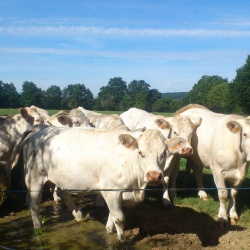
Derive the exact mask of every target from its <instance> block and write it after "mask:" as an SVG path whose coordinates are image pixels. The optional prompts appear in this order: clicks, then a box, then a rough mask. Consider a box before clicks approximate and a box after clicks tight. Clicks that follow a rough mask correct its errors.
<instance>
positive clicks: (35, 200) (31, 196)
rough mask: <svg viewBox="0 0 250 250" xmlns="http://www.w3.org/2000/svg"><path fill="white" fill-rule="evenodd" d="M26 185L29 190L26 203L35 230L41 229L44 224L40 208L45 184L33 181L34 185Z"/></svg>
mask: <svg viewBox="0 0 250 250" xmlns="http://www.w3.org/2000/svg"><path fill="white" fill-rule="evenodd" d="M27 184H28V185H27ZM26 185H27V189H28V191H27V196H26V203H27V205H28V207H29V210H30V214H31V218H32V221H33V225H34V228H41V227H42V224H41V221H40V219H39V206H40V203H41V200H42V187H43V183H39V181H37V182H36V181H32V183H27V182H26Z"/></svg>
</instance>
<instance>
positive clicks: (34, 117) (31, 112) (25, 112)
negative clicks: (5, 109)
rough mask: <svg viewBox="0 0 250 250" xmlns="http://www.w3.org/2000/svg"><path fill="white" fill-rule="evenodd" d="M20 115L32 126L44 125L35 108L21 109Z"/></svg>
mask: <svg viewBox="0 0 250 250" xmlns="http://www.w3.org/2000/svg"><path fill="white" fill-rule="evenodd" d="M19 113H20V115H21V116H22V117H23V118H24V119H25V120H26V121H27V123H29V124H30V125H31V126H33V125H37V124H41V123H44V119H43V117H42V116H41V115H40V114H39V112H38V111H37V110H36V108H34V107H32V108H29V107H25V108H19Z"/></svg>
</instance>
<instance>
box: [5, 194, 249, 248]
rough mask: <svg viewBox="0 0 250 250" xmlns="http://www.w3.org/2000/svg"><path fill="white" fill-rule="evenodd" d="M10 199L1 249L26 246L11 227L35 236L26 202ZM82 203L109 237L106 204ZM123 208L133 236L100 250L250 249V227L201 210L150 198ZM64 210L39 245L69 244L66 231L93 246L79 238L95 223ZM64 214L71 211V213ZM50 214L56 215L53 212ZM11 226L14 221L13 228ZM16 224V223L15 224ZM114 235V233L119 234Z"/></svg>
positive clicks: (128, 234) (127, 232) (48, 205)
mask: <svg viewBox="0 0 250 250" xmlns="http://www.w3.org/2000/svg"><path fill="white" fill-rule="evenodd" d="M11 202H13V201H9V202H7V204H6V205H5V206H4V207H2V210H1V212H0V225H1V226H0V228H2V229H1V237H2V240H1V239H0V243H1V244H0V249H1V248H2V247H10V248H11V249H21V248H20V247H19V246H20V245H18V244H17V242H18V241H20V239H19V238H18V236H12V238H11V237H10V236H8V235H7V232H6V231H8V230H16V232H19V233H18V234H19V237H20V234H22V230H24V229H21V228H23V227H28V228H29V229H27V230H29V231H26V232H25V233H23V237H30V236H25V235H30V230H31V228H32V222H31V218H30V215H27V218H26V219H25V217H24V215H23V213H22V212H23V211H25V210H27V207H26V206H25V204H23V203H22V202H19V203H16V202H15V204H14V205H11V204H13V203H11ZM77 203H78V205H79V206H80V207H82V208H84V209H85V210H86V209H87V210H88V211H89V212H90V213H91V217H92V218H95V223H97V222H99V224H98V225H95V226H94V227H93V225H92V224H91V227H92V229H90V230H94V231H95V233H96V234H98V232H99V231H100V232H101V233H102V234H103V235H105V239H107V238H108V237H110V236H109V235H106V234H105V221H106V218H107V214H108V211H107V209H101V210H100V208H98V209H97V208H95V207H94V202H93V200H91V199H90V200H83V199H77ZM18 204H19V205H18ZM52 206H53V207H54V206H55V204H54V203H53V202H51V201H47V202H45V203H43V204H42V208H43V209H44V211H45V209H46V211H49V210H50V211H52V210H53V209H54V208H53V209H52ZM60 209H61V208H60ZM124 212H125V217H126V226H125V235H126V237H127V238H128V241H127V243H126V244H125V245H123V246H117V245H114V244H113V245H109V246H107V244H104V245H103V246H102V247H100V249H152V250H160V249H173V250H181V249H185V250H187V249H196V250H199V249H217V250H225V249H236V250H237V249H246V250H247V249H250V230H249V229H248V228H243V227H240V226H237V225H234V226H233V225H231V226H230V227H229V228H228V230H225V229H221V228H220V227H218V225H217V222H216V220H215V218H211V217H210V216H208V215H206V214H203V213H199V212H196V211H194V210H193V209H191V208H187V207H180V206H175V207H174V208H173V209H171V210H166V208H164V207H163V206H162V205H161V204H159V203H157V202H153V201H149V200H148V201H145V202H143V203H141V204H139V205H137V206H136V207H134V208H129V209H124ZM49 213H52V212H49ZM60 213H61V215H60V220H57V221H56V223H52V222H50V221H49V222H48V225H47V226H46V231H47V232H46V233H47V234H48V235H50V238H48V240H47V246H49V247H48V248H46V247H44V248H40V249H50V248H51V247H53V249H61V248H60V247H58V248H56V247H55V246H56V244H58V246H59V244H62V245H63V246H66V245H65V243H61V241H62V238H64V237H66V236H64V235H72V234H73V235H74V236H75V238H74V243H75V244H76V243H77V246H78V247H74V248H72V249H91V248H90V247H85V245H84V244H85V243H83V241H80V240H79V239H80V238H81V237H83V235H84V234H86V232H85V231H84V232H82V231H81V230H82V228H83V225H84V228H86V227H88V226H90V222H84V223H85V224H82V225H81V224H78V223H74V222H73V218H72V216H71V215H70V212H68V211H64V212H60ZM63 213H64V214H63ZM65 213H66V214H67V215H66V216H65ZM47 216H49V217H51V214H49V215H47ZM26 220H27V222H26ZM49 220H50V219H49ZM100 222H101V223H100ZM14 223H15V224H14ZM65 223H66V224H65ZM8 225H11V226H10V227H9V228H8ZM13 225H15V226H14V227H13ZM79 225H81V226H79ZM62 228H63V229H62ZM73 232H74V233H73ZM78 234H79V237H78ZM1 237H0V238H1ZM15 237H17V238H15ZM53 237H58V238H57V239H56V242H57V243H53V242H52V239H53ZM72 237H73V236H72ZM106 237H107V238H106ZM112 237H113V238H115V235H113V236H112ZM8 240H9V242H8ZM32 240H33V239H30V238H29V239H26V240H25V241H26V244H28V242H29V241H30V242H32ZM72 241H73V240H72ZM78 241H79V242H78ZM94 241H96V240H94ZM13 242H16V243H15V245H13ZM8 244H9V245H8ZM30 244H31V243H30ZM53 244H55V245H53ZM68 244H69V245H68V246H70V248H71V245H70V244H72V243H68ZM1 246H2V247H1ZM24 246H26V249H31V248H32V249H37V248H34V246H33V247H30V248H29V247H27V245H24ZM88 246H89V245H88ZM70 248H69V249H70ZM96 249H97V248H96Z"/></svg>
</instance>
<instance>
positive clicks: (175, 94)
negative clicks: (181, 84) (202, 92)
mask: <svg viewBox="0 0 250 250" xmlns="http://www.w3.org/2000/svg"><path fill="white" fill-rule="evenodd" d="M187 95H188V92H172V93H161V97H162V98H169V99H173V100H177V99H182V98H184V97H186V96H187Z"/></svg>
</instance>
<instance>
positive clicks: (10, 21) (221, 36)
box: [0, 0, 250, 96]
mask: <svg viewBox="0 0 250 250" xmlns="http://www.w3.org/2000/svg"><path fill="white" fill-rule="evenodd" d="M249 9H250V1H248V0H244V1H243V0H238V1H228V0H219V1H218V0H206V1H205V0H190V1H186V0H173V1H169V0H165V1H161V0H151V1H147V0H144V1H140V0H134V1H132V0H126V1H122V0H120V1H118V0H116V1H109V0H107V1H106V0H91V1H87V0H71V1H70V0H43V1H38V0H8V1H5V0H0V10H1V12H0V80H2V81H3V82H5V83H11V82H12V83H14V85H15V86H16V88H17V90H18V91H21V90H22V84H23V82H24V81H32V82H34V83H35V84H36V85H37V86H38V87H40V88H42V89H43V90H46V89H47V88H48V87H50V86H51V85H57V86H60V87H61V89H63V88H64V87H66V86H67V85H69V84H75V83H81V84H84V85H85V86H86V87H87V88H88V89H89V90H90V91H91V92H92V93H93V94H94V96H96V95H97V94H98V92H99V90H100V88H101V87H102V86H106V85H107V84H108V82H109V80H110V78H113V77H122V79H123V80H124V81H126V82H127V84H129V83H130V82H131V81H132V80H145V81H146V82H147V83H148V84H150V86H151V88H152V89H153V88H154V89H158V90H159V91H160V92H162V93H165V92H183V91H190V90H191V89H192V87H193V85H194V84H195V83H197V82H198V80H199V79H200V78H201V77H202V76H203V75H219V76H221V77H223V78H228V80H229V81H231V80H233V79H234V77H235V75H236V70H237V69H238V68H240V67H241V66H243V65H244V64H245V62H246V58H247V56H248V55H249V54H250V15H249Z"/></svg>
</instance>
